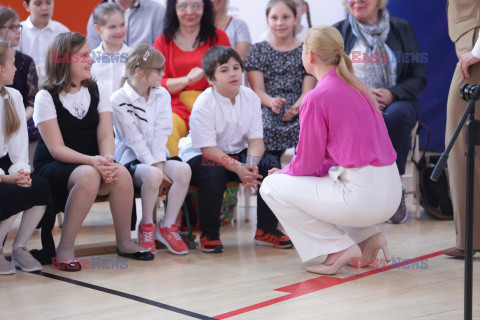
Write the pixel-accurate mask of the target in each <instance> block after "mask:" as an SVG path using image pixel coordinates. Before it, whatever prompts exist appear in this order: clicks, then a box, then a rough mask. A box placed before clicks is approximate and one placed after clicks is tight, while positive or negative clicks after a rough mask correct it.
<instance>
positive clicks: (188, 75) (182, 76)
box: [153, 0, 230, 157]
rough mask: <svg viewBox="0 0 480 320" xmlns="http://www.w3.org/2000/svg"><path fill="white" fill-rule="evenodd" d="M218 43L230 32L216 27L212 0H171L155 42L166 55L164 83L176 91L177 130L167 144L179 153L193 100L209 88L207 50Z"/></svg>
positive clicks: (224, 43) (172, 153)
mask: <svg viewBox="0 0 480 320" xmlns="http://www.w3.org/2000/svg"><path fill="white" fill-rule="evenodd" d="M214 46H228V47H230V41H229V40H228V37H227V35H226V34H225V32H223V31H222V30H220V29H217V28H215V17H214V14H213V5H212V1H211V0H168V1H167V12H166V15H165V30H164V31H163V34H162V35H161V36H159V37H158V38H157V39H156V40H155V43H154V45H153V47H154V48H155V49H157V50H158V51H160V52H161V53H162V54H163V55H164V56H165V60H166V61H165V67H166V68H165V76H164V77H163V79H162V86H163V87H165V88H167V90H168V92H170V94H171V95H172V112H173V114H172V117H173V131H172V135H171V136H170V137H169V138H168V142H167V148H168V151H169V152H170V156H171V157H175V156H177V155H178V142H179V141H180V138H182V137H186V136H187V134H188V130H189V127H188V121H189V119H190V113H191V111H192V107H193V103H194V102H195V100H196V99H197V97H198V96H199V95H200V94H201V93H202V92H203V90H205V89H207V88H208V82H207V79H205V77H204V74H203V70H202V68H201V66H202V59H203V56H204V55H205V53H206V52H207V51H208V49H210V48H211V47H214Z"/></svg>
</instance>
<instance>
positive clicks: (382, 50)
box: [334, 0, 427, 223]
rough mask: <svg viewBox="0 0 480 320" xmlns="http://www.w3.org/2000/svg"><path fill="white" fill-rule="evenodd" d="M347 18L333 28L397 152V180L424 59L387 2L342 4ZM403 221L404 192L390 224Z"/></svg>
mask: <svg viewBox="0 0 480 320" xmlns="http://www.w3.org/2000/svg"><path fill="white" fill-rule="evenodd" d="M344 5H345V6H346V7H347V8H348V12H349V16H348V18H347V19H346V20H343V21H340V22H338V23H337V24H335V25H334V27H336V28H337V29H338V30H340V33H341V34H342V36H343V39H344V45H345V48H344V49H345V52H346V53H347V54H348V55H350V58H351V60H352V63H353V69H354V71H355V75H356V76H357V77H358V78H360V79H361V80H362V81H363V82H365V84H366V85H367V86H369V87H370V89H371V90H372V92H373V94H374V97H375V99H376V100H377V103H378V104H379V106H380V109H381V110H382V112H383V118H384V119H385V124H386V125H387V129H388V134H389V136H390V139H391V140H392V144H393V147H394V148H395V151H396V152H397V160H396V162H397V166H398V171H399V173H400V176H402V175H403V174H405V165H406V162H407V155H408V152H409V150H410V133H411V131H412V129H413V128H414V126H415V124H416V122H417V120H418V118H419V114H420V105H419V103H418V99H417V96H418V95H419V94H420V93H421V92H422V91H423V90H424V89H425V87H426V86H427V75H426V71H425V66H424V64H423V63H424V62H426V61H425V60H426V58H427V57H426V55H424V54H422V53H421V52H420V46H419V45H418V42H417V37H416V36H415V32H414V30H413V28H412V25H411V24H410V23H409V22H407V21H405V20H402V19H399V18H395V17H392V16H390V14H389V12H388V10H387V8H386V5H387V0H344ZM406 219H407V209H406V206H405V190H403V192H402V201H401V203H400V206H399V207H398V210H397V212H396V213H395V214H394V215H393V216H392V217H391V218H390V219H389V222H390V223H403V222H404V221H405V220H406Z"/></svg>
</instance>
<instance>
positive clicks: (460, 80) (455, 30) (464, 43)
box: [444, 0, 480, 258]
mask: <svg viewBox="0 0 480 320" xmlns="http://www.w3.org/2000/svg"><path fill="white" fill-rule="evenodd" d="M447 14H448V33H449V35H450V39H452V41H453V42H455V50H456V52H457V56H458V59H459V62H458V64H457V67H456V68H455V73H454V74H453V78H452V83H451V85H450V92H449V93H448V103H447V128H446V132H445V143H446V144H447V143H449V142H450V139H451V138H452V136H453V132H454V131H455V129H456V128H457V125H458V123H459V122H460V118H461V117H462V115H463V113H464V112H465V109H466V108H467V102H466V101H463V100H462V99H460V86H461V85H462V84H464V83H470V84H478V82H479V81H480V64H479V63H478V62H479V61H480V40H478V31H479V29H480V2H479V1H478V0H463V1H448V0H447ZM478 114H479V113H478V112H477V117H476V118H477V119H478V118H479V117H478ZM466 143H467V142H466V137H465V127H463V129H462V131H461V132H460V134H459V135H458V138H457V141H456V142H455V144H454V145H453V148H452V150H451V152H450V157H449V158H448V170H449V172H450V173H451V174H450V178H449V183H450V191H451V195H452V203H453V213H454V219H455V231H456V235H457V239H456V245H455V247H454V248H452V249H449V250H446V251H444V254H446V255H449V256H454V257H459V258H463V257H464V256H465V214H466V207H465V205H466V204H465V199H466V181H467V159H466V157H465V153H466V151H467V147H466ZM479 160H480V154H479V153H478V152H477V154H476V165H475V183H476V184H477V187H476V188H475V195H474V197H475V199H476V201H475V207H474V225H473V230H474V232H473V249H474V253H475V252H476V251H477V250H480V232H478V230H480V201H478V199H480V188H478V183H479V181H480V165H479V162H480V161H479Z"/></svg>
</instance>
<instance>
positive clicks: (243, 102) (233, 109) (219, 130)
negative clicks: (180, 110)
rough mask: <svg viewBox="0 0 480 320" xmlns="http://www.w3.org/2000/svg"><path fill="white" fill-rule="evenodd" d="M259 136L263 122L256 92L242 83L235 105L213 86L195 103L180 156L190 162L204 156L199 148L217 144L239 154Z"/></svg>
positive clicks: (261, 136) (228, 152)
mask: <svg viewBox="0 0 480 320" xmlns="http://www.w3.org/2000/svg"><path fill="white" fill-rule="evenodd" d="M258 138H263V124H262V110H261V102H260V98H259V97H258V96H257V94H256V93H255V92H253V91H252V90H251V89H249V88H247V87H245V86H240V89H239V92H238V95H237V96H236V97H235V104H234V105H233V104H232V102H231V100H230V99H229V98H226V97H224V96H222V95H221V94H219V93H218V92H217V91H216V90H215V89H214V88H213V87H210V88H208V89H206V90H205V91H204V92H203V93H202V94H201V95H200V96H198V98H197V100H196V101H195V103H194V105H193V109H192V114H191V115H190V134H189V138H187V141H186V142H185V146H184V147H183V148H182V149H180V152H179V156H180V158H181V159H182V160H183V161H185V162H187V161H189V160H190V159H192V158H194V157H196V156H198V155H201V154H202V151H201V150H200V148H205V147H217V148H219V149H220V150H222V151H223V152H225V153H226V154H236V153H239V152H241V151H242V150H244V149H246V148H247V147H248V140H250V139H258ZM189 139H190V140H189Z"/></svg>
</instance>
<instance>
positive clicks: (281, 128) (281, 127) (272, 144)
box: [245, 41, 307, 151]
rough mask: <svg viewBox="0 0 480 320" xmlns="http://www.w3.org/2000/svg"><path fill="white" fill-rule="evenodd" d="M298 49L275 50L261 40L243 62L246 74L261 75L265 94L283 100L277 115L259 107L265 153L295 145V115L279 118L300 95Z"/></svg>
mask: <svg viewBox="0 0 480 320" xmlns="http://www.w3.org/2000/svg"><path fill="white" fill-rule="evenodd" d="M302 47H303V44H302V45H300V46H299V47H297V48H295V49H293V50H291V51H278V50H275V49H274V48H272V47H271V46H270V45H269V44H268V42H266V41H263V42H260V43H256V44H254V45H253V46H252V47H251V48H250V50H249V51H248V55H247V58H246V59H245V69H246V70H247V71H261V72H263V77H264V82H265V90H266V92H267V94H268V95H270V96H271V97H274V98H275V97H281V98H285V99H286V100H287V102H286V103H285V104H284V105H283V106H282V107H281V109H280V114H276V113H274V112H273V111H272V109H270V108H268V107H265V106H262V121H263V139H264V141H265V149H266V150H268V151H280V150H285V149H288V148H292V147H295V146H296V144H297V143H298V135H299V132H300V127H299V123H298V116H296V117H295V118H293V120H292V121H288V122H285V121H283V120H282V118H283V116H284V115H285V111H287V110H288V109H289V108H290V106H292V105H293V104H294V103H295V102H296V101H297V100H298V98H299V97H300V95H301V94H302V84H303V78H304V77H305V76H306V75H307V72H306V71H305V68H304V67H303V64H302Z"/></svg>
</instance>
